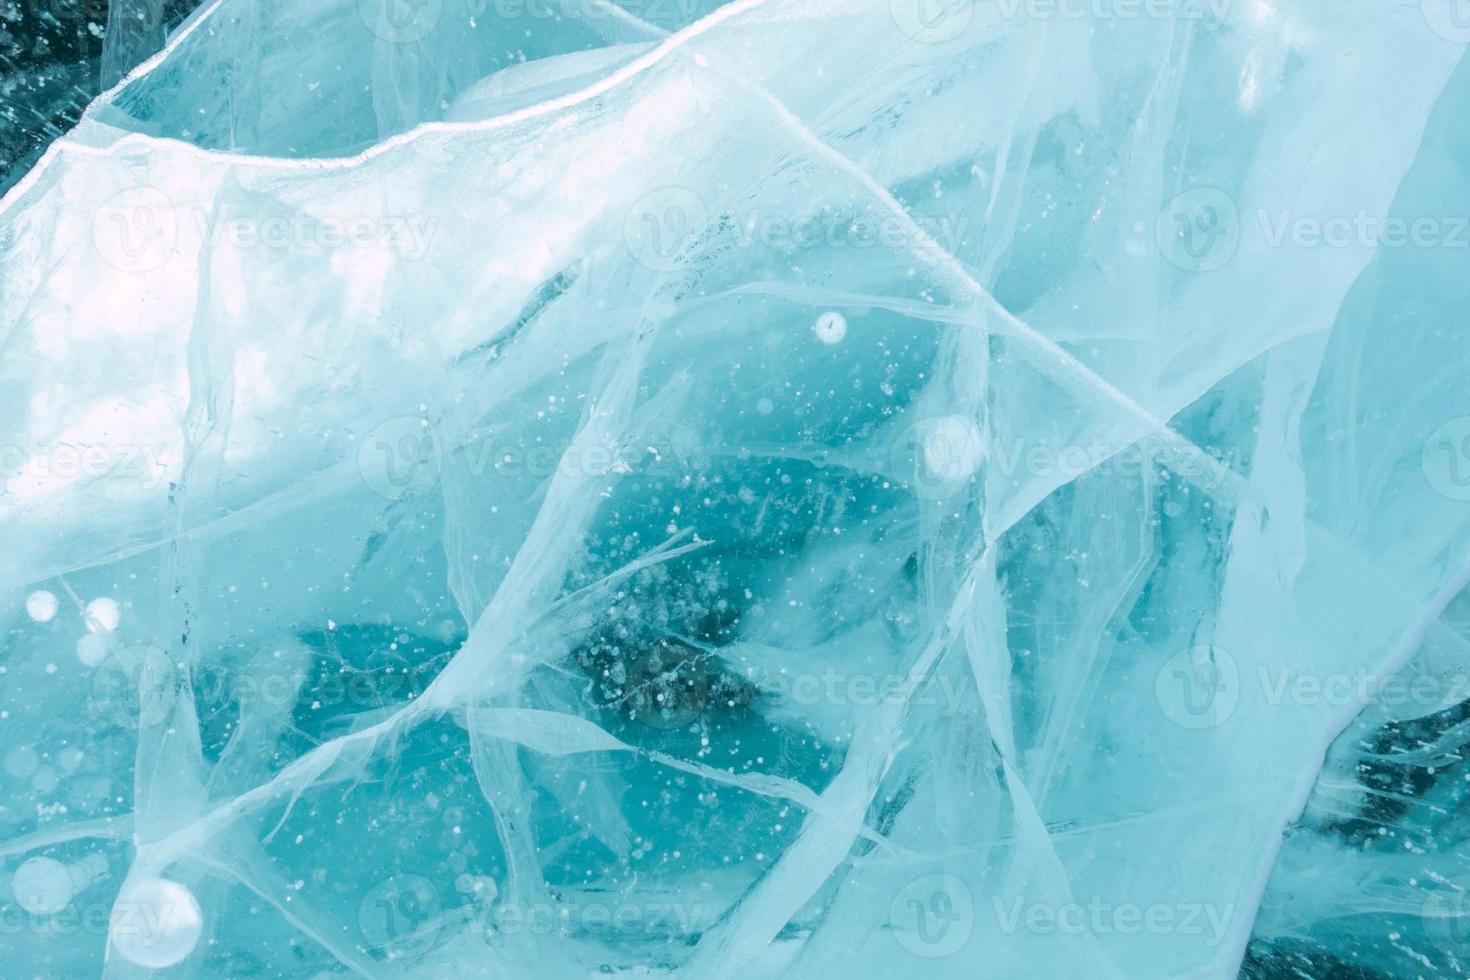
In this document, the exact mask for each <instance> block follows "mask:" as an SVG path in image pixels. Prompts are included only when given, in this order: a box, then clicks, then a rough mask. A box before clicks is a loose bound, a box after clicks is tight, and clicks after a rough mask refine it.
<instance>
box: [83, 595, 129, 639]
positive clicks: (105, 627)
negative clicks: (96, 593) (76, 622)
mask: <svg viewBox="0 0 1470 980" xmlns="http://www.w3.org/2000/svg"><path fill="white" fill-rule="evenodd" d="M121 618H122V614H121V612H120V611H119V610H118V608H117V600H115V599H109V598H108V597H107V596H103V597H102V598H100V599H93V600H92V601H91V602H89V603H87V629H89V630H91V631H92V632H93V633H111V632H112V631H113V630H115V629H117V624H118V621H119V620H120V619H121Z"/></svg>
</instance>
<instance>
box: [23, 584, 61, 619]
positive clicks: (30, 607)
mask: <svg viewBox="0 0 1470 980" xmlns="http://www.w3.org/2000/svg"><path fill="white" fill-rule="evenodd" d="M60 608H61V603H59V602H57V601H56V595H55V593H52V592H47V591H46V590H45V589H41V590H40V591H37V592H32V593H31V594H30V595H28V596H26V615H27V616H29V617H31V618H32V619H34V620H35V621H36V622H38V623H49V622H51V620H53V619H55V618H56V611H57V610H58V609H60Z"/></svg>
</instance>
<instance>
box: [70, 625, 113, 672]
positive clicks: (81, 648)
mask: <svg viewBox="0 0 1470 980" xmlns="http://www.w3.org/2000/svg"><path fill="white" fill-rule="evenodd" d="M110 650H111V646H110V645H109V644H108V642H107V640H106V639H105V638H104V637H103V636H102V635H101V634H99V633H83V634H82V635H81V638H80V639H78V640H77V659H78V660H80V661H81V662H82V663H83V664H84V665H86V666H88V667H96V666H98V665H100V664H101V663H102V661H104V660H106V659H107V654H108V653H109V651H110Z"/></svg>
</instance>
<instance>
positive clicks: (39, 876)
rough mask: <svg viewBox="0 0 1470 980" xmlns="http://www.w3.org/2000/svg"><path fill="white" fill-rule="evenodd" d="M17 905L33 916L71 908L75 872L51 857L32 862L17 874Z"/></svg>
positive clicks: (22, 867) (23, 865)
mask: <svg viewBox="0 0 1470 980" xmlns="http://www.w3.org/2000/svg"><path fill="white" fill-rule="evenodd" d="M13 887H14V889H15V901H16V903H17V904H19V905H20V907H21V908H23V909H25V910H26V911H27V912H30V913H31V914H33V915H51V914H52V913H54V912H60V911H61V910H62V909H64V908H66V907H67V906H68V905H69V904H71V897H72V882H71V872H69V871H67V870H66V865H64V864H62V863H61V862H60V861H57V860H54V859H52V858H48V857H37V858H31V859H30V860H29V861H27V862H26V863H24V864H22V865H21V866H20V867H19V868H17V869H16V871H15V881H14V883H13Z"/></svg>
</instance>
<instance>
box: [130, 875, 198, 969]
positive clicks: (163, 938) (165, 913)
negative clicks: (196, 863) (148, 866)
mask: <svg viewBox="0 0 1470 980" xmlns="http://www.w3.org/2000/svg"><path fill="white" fill-rule="evenodd" d="M203 931H204V915H203V913H201V912H200V910H199V902H198V901H197V900H196V899H195V898H194V895H193V893H192V892H190V891H189V889H187V888H185V887H184V886H183V885H181V884H179V883H178V882H177V881H169V880H168V879H167V878H148V879H145V880H143V881H140V882H137V883H136V884H133V885H130V886H128V887H126V888H124V889H123V892H122V894H120V895H118V897H117V901H116V902H115V903H114V904H113V906H112V918H111V919H110V920H109V921H108V923H107V938H108V939H109V940H110V941H111V943H112V945H113V948H114V949H116V950H117V951H118V953H119V954H121V955H122V957H123V958H124V959H126V960H127V961H128V962H130V963H134V964H136V965H137V966H141V967H146V968H148V969H150V970H162V969H164V968H165V967H170V966H173V965H174V964H175V963H178V962H179V961H180V960H182V959H183V958H184V957H186V956H188V955H189V954H190V953H192V952H193V951H194V947H195V946H197V945H198V944H199V936H200V934H201V933H203Z"/></svg>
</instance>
